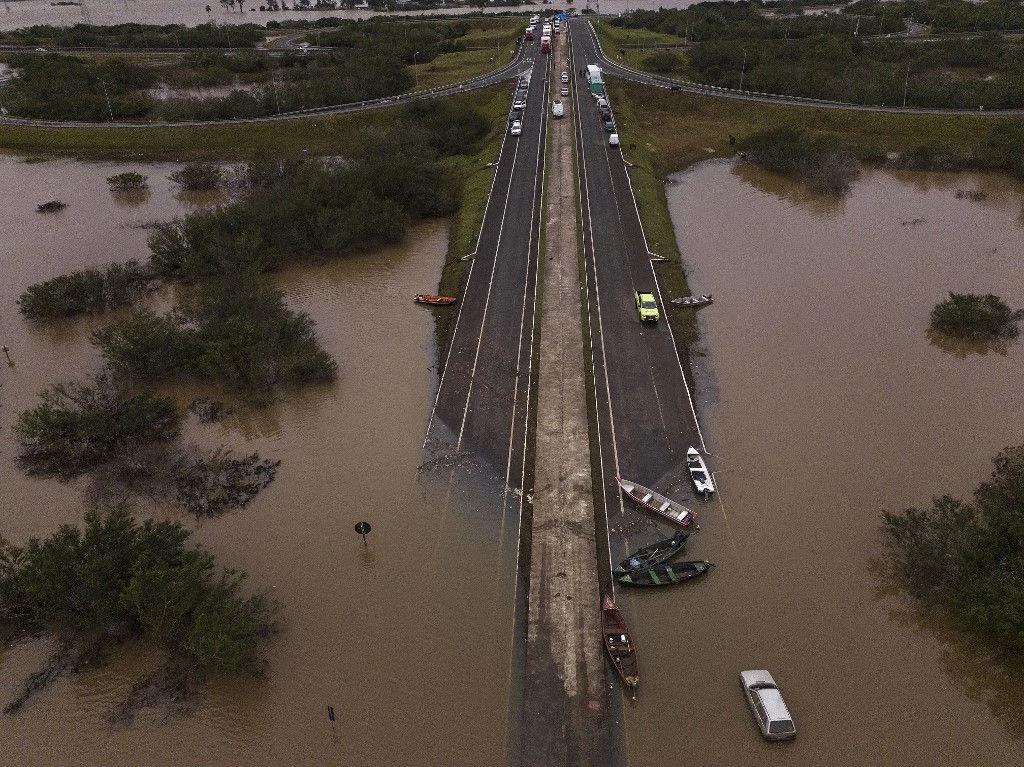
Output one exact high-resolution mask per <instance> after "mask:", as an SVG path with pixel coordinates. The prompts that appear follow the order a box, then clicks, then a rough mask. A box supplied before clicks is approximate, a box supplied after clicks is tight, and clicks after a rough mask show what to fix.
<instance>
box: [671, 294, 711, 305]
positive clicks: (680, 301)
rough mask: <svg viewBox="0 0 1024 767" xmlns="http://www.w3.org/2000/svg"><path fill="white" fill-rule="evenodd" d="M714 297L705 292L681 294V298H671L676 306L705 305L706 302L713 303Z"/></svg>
mask: <svg viewBox="0 0 1024 767" xmlns="http://www.w3.org/2000/svg"><path fill="white" fill-rule="evenodd" d="M714 301H715V297H714V296H712V295H711V294H710V293H705V294H704V295H702V296H683V297H682V298H673V299H672V303H673V304H675V305H676V306H690V307H696V306H707V305H708V304H711V303H714Z"/></svg>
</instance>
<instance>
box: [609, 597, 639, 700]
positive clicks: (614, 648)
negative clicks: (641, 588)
mask: <svg viewBox="0 0 1024 767" xmlns="http://www.w3.org/2000/svg"><path fill="white" fill-rule="evenodd" d="M601 633H602V634H603V635H604V650H605V652H606V653H608V659H609V660H610V661H611V662H612V666H614V667H615V671H616V673H617V674H618V675H619V678H620V679H622V683H623V684H624V685H626V687H627V688H628V689H629V691H630V692H631V693H632V692H635V691H636V687H637V685H638V684H639V683H640V671H639V667H638V666H637V661H636V646H635V645H634V644H633V639H632V638H631V637H630V635H629V629H628V628H627V627H626V621H625V620H624V619H623V617H622V613H620V612H619V610H618V608H617V607H615V601H614V600H613V599H612V596H611V594H605V597H604V601H602V603H601Z"/></svg>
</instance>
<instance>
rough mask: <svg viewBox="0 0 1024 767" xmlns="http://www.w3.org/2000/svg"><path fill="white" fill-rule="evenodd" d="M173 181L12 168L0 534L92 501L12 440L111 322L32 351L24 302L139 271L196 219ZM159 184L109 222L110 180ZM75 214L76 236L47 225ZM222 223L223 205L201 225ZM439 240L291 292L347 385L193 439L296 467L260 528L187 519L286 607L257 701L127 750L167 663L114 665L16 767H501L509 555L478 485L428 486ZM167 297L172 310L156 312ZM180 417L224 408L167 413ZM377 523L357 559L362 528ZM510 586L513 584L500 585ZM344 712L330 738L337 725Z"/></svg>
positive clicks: (6, 671)
mask: <svg viewBox="0 0 1024 767" xmlns="http://www.w3.org/2000/svg"><path fill="white" fill-rule="evenodd" d="M174 167H175V166H171V165H157V166H154V165H139V164H131V165H123V164H114V163H93V164H87V163H78V162H73V161H67V160H51V161H47V162H41V163H37V164H30V163H25V162H24V161H22V160H21V159H19V158H12V157H3V158H0V177H2V178H3V179H4V182H5V183H4V184H3V185H0V204H2V205H3V208H4V210H5V212H6V215H5V217H4V220H3V221H2V222H0V269H2V271H3V274H4V277H5V279H4V280H3V281H2V284H0V337H2V342H3V343H5V344H7V345H8V346H9V347H10V348H11V352H12V355H13V358H14V360H15V363H16V367H15V368H8V367H6V366H5V365H0V384H2V385H0V486H2V487H3V490H4V501H3V504H2V512H0V533H2V534H3V535H4V536H5V537H6V538H8V539H10V540H11V541H13V542H15V543H23V542H24V541H25V540H27V538H28V537H29V536H43V535H48V534H49V533H50V532H52V531H53V530H54V529H55V528H56V527H57V525H59V524H61V523H64V522H71V523H78V522H80V520H81V517H82V513H83V511H84V504H83V499H82V494H81V488H80V487H79V486H78V485H74V484H72V485H61V484H58V483H56V482H54V481H50V480H35V479H28V478H26V477H25V476H24V475H23V474H22V473H21V472H20V471H19V470H18V468H17V466H16V465H15V460H14V458H15V450H16V445H15V442H14V438H13V434H12V425H13V423H14V422H15V420H16V418H17V414H18V413H19V412H20V411H21V410H22V409H24V408H25V407H27V406H30V405H32V404H34V403H35V401H36V394H37V393H38V392H39V391H40V390H42V389H44V388H45V387H46V386H48V385H49V384H51V383H52V382H54V381H57V380H63V379H68V378H74V377H82V376H84V375H86V374H87V373H89V372H91V371H94V370H96V369H97V368H98V366H99V363H100V361H99V359H98V357H97V355H96V353H95V351H94V350H93V349H92V347H91V346H90V345H89V343H88V335H89V332H90V330H91V329H93V328H95V327H99V326H100V325H101V324H102V321H103V320H102V318H92V319H88V320H83V321H76V322H69V323H62V324H59V325H54V326H42V327H35V326H33V325H31V324H29V323H27V322H25V321H23V319H22V318H21V317H20V315H19V314H18V311H17V306H16V305H15V304H14V301H15V300H16V299H17V296H18V295H19V294H20V293H21V292H22V291H23V290H24V289H25V288H26V287H27V286H28V285H30V284H32V283H34V282H37V281H39V280H42V279H46V278H49V277H52V276H55V275H57V274H60V273H63V272H65V271H68V270H70V269H74V268H79V267H83V266H91V265H99V264H103V263H106V262H108V261H110V260H119V261H120V260H126V259H128V258H144V257H145V256H146V245H145V240H146V235H147V230H146V229H144V228H138V225H139V224H143V223H145V222H148V221H152V220H166V219H169V218H172V217H174V216H180V215H183V214H184V213H186V212H187V211H188V210H190V209H191V208H192V207H193V203H191V202H188V201H184V200H181V199H179V198H178V197H177V196H176V187H175V186H174V185H173V184H172V183H171V182H169V181H168V180H167V175H168V174H169V173H170V172H171V171H172V170H174ZM124 170H138V171H140V172H142V173H145V174H147V175H148V176H149V179H150V188H151V189H150V192H149V194H148V195H145V196H144V198H143V199H135V200H130V201H126V200H123V199H122V200H117V199H115V198H113V197H112V196H111V194H110V192H109V191H108V190H107V186H106V183H105V181H104V179H105V177H106V176H109V175H112V174H113V173H116V172H120V171H124ZM57 196H59V197H60V199H62V200H63V201H64V202H65V203H67V205H68V207H67V208H66V209H65V210H64V211H63V212H61V213H57V214H53V215H43V214H39V213H36V211H35V206H36V205H37V204H38V203H39V202H44V201H46V200H49V199H52V198H53V197H57ZM204 202H209V201H204ZM446 250H447V227H446V224H445V223H444V222H428V223H425V224H420V225H418V226H417V227H416V228H415V229H413V230H412V231H411V232H410V236H409V238H408V242H407V243H406V244H405V245H402V246H399V247H395V248H391V249H386V250H378V251H373V252H368V253H364V254H361V255H357V256H351V257H347V258H343V259H338V260H334V261H328V262H326V263H322V264H319V265H313V266H305V267H302V268H296V269H292V270H289V271H286V272H283V273H280V274H278V275H276V277H275V281H276V283H277V284H278V285H279V287H280V288H281V289H282V290H283V291H284V293H285V296H286V299H287V301H288V302H289V304H290V305H291V306H293V307H295V308H297V309H301V310H304V311H307V312H309V314H310V315H311V316H312V317H313V319H314V320H315V322H316V324H317V328H318V332H319V334H320V336H321V338H322V340H323V343H324V346H325V348H326V349H327V350H328V351H329V352H330V353H331V354H332V355H333V356H334V357H335V358H336V359H337V361H338V365H339V379H338V381H337V382H336V383H335V384H332V385H329V386H323V387H304V388H301V389H296V390H290V391H285V392H284V393H283V394H282V397H281V398H280V400H279V401H278V402H276V403H275V404H273V405H271V406H269V407H261V408H254V407H251V406H249V405H248V404H247V403H246V402H244V401H238V400H237V399H233V398H227V404H228V405H229V406H230V407H231V408H232V409H233V410H234V413H233V414H232V415H230V416H228V418H227V419H225V420H224V421H223V422H222V423H220V424H214V425H208V426H204V425H199V424H197V423H190V425H189V428H188V433H187V437H188V438H190V439H193V440H195V441H197V442H200V443H202V444H207V445H220V444H225V445H227V446H229V447H232V448H235V449H238V450H244V451H259V452H260V453H261V454H262V455H264V456H265V457H267V458H272V459H280V460H281V466H280V469H279V472H278V475H277V479H276V481H275V482H274V483H273V484H272V485H271V486H270V487H269V488H267V489H266V490H265V491H264V492H263V493H262V494H261V495H260V496H259V497H257V499H256V500H255V501H254V502H253V503H252V504H251V505H250V506H249V507H247V508H245V509H243V510H241V511H238V512H234V513H229V514H227V515H225V516H224V517H221V518H218V519H206V520H203V521H202V522H200V523H198V524H197V523H195V522H194V521H193V520H191V519H189V518H187V517H185V516H184V515H183V514H182V513H181V512H179V511H176V510H174V509H164V508H155V509H143V510H142V512H141V513H143V514H152V515H154V516H157V517H161V518H172V519H180V520H182V521H183V522H185V523H186V524H187V525H188V526H189V527H190V528H194V529H195V530H196V533H195V535H196V539H197V541H198V542H200V543H202V544H203V545H204V546H206V547H207V548H208V549H209V550H210V551H211V552H213V553H214V554H215V555H216V557H217V559H218V562H219V563H222V564H224V565H226V566H232V567H237V568H241V569H245V570H246V571H247V572H248V576H249V577H248V580H247V584H248V588H251V589H254V590H260V591H265V592H267V593H269V594H270V595H271V597H272V598H273V599H274V600H276V602H277V603H278V605H279V610H278V616H277V617H278V621H279V624H280V629H281V630H280V633H279V634H278V635H277V636H275V637H273V638H272V639H270V640H269V642H268V647H267V657H268V661H269V668H268V673H267V676H266V678H264V679H262V680H244V679H243V680H233V681H230V682H223V681H217V680H215V681H213V682H212V683H211V684H209V685H208V686H207V687H205V688H204V689H203V690H202V691H201V693H200V695H199V697H198V698H197V699H196V700H195V701H193V702H192V704H191V707H190V710H188V711H186V712H185V713H184V714H181V715H179V714H172V715H171V716H169V717H168V716H166V712H165V711H164V710H162V709H159V708H158V709H150V710H146V711H143V712H142V713H141V714H140V715H139V717H138V718H137V719H136V721H135V723H134V724H132V725H130V726H114V725H111V724H109V723H108V721H107V715H108V713H109V711H110V709H111V707H113V706H115V705H116V704H117V703H119V702H120V701H122V700H123V699H124V698H125V697H126V696H127V693H128V691H129V690H130V688H131V686H132V685H133V684H134V682H135V681H136V680H137V679H139V678H140V677H141V676H143V675H144V674H145V673H147V672H149V671H150V670H152V669H153V668H154V667H155V664H156V663H157V662H158V659H157V658H155V657H153V656H152V655H151V654H149V653H147V652H146V651H144V650H142V649H139V648H128V650H127V651H126V652H125V653H124V654H119V655H118V656H117V657H116V659H115V660H114V662H112V663H110V664H109V665H106V666H105V667H103V668H101V669H99V670H96V671H90V672H86V673H80V674H75V675H69V676H65V677H62V678H61V679H60V680H59V681H57V682H56V683H55V684H54V685H53V686H52V687H51V688H49V689H46V690H44V691H42V692H40V693H38V694H37V695H36V696H35V697H34V698H33V699H32V700H31V701H30V703H29V704H28V705H26V706H25V708H24V709H22V711H21V712H20V713H19V714H18V715H17V716H16V717H13V718H12V717H7V716H0V737H2V738H3V740H4V743H5V757H4V759H3V760H0V761H4V762H5V763H6V762H7V761H8V760H9V761H10V763H12V764H14V763H16V764H21V765H26V766H28V765H40V766H42V765H54V764H69V765H70V764H74V765H76V766H78V765H83V766H87V765H97V766H99V765H109V764H128V763H131V764H133V765H167V764H186V763H195V760H196V758H197V755H202V756H201V763H202V764H204V765H224V766H225V767H228V766H233V765H237V764H243V763H244V764H251V765H267V766H268V767H270V766H271V765H280V764H286V763H295V764H322V765H331V764H336V765H346V767H347V766H348V765H381V764H388V765H410V766H411V765H424V764H438V765H441V764H443V765H467V766H468V765H477V764H482V763H483V764H501V763H503V762H504V760H505V747H506V746H505V739H506V727H505V722H506V717H507V710H508V690H509V685H510V680H509V674H510V647H511V620H512V615H511V613H512V597H511V594H510V593H509V589H510V588H511V579H512V574H513V570H514V565H513V564H512V563H514V553H515V543H516V541H515V535H514V534H511V533H510V532H509V531H507V530H504V529H503V528H502V521H503V520H502V518H501V515H500V514H499V513H496V512H495V511H494V508H495V507H494V505H493V504H494V501H495V498H497V497H498V496H497V495H495V485H494V483H493V478H492V477H490V476H489V475H487V473H486V472H484V471H477V472H475V473H474V472H472V471H469V472H466V473H465V474H466V476H469V477H470V479H471V480H474V479H475V482H473V481H470V482H469V483H466V484H465V485H464V486H462V487H461V488H460V489H459V492H458V493H453V492H450V489H449V488H447V487H445V486H444V485H443V483H440V482H438V481H437V479H436V476H435V475H436V472H431V471H429V470H426V471H419V470H418V469H419V467H420V466H421V464H423V463H424V461H425V460H427V459H429V457H430V456H425V455H424V454H423V451H422V442H423V434H424V428H425V425H426V420H427V416H428V414H429V411H430V406H431V404H432V402H433V398H434V392H435V387H436V383H437V374H436V369H435V368H436V365H437V359H436V357H437V354H436V349H435V340H434V328H433V322H432V318H431V314H430V310H428V309H425V308H424V307H420V306H416V305H414V304H413V303H412V301H411V296H412V295H413V294H414V293H416V292H421V291H423V290H429V289H430V288H432V287H433V286H435V285H436V284H437V278H438V274H439V272H440V269H441V265H442V263H443V261H444V258H445V253H446ZM170 298H171V296H170V295H160V296H158V297H157V298H156V300H157V301H158V302H160V303H162V304H167V303H169V301H170ZM171 393H173V394H175V395H176V396H178V397H179V398H180V399H181V400H182V402H183V403H184V402H187V401H188V399H190V398H191V397H193V396H199V395H204V396H217V393H216V392H212V393H211V391H210V390H209V389H207V388H202V387H184V386H183V387H178V388H175V389H172V390H171ZM360 520H366V521H368V522H370V523H371V525H372V526H373V530H372V532H371V533H370V536H369V546H368V547H366V548H364V547H363V546H362V543H361V541H360V538H359V536H358V535H356V534H355V532H354V531H353V525H354V524H355V523H356V522H357V521H360ZM505 570H508V571H509V572H508V578H505V579H503V578H501V577H496V575H495V572H496V571H498V572H503V571H505ZM50 649H52V648H49V647H48V646H47V645H46V644H45V643H44V642H39V641H23V642H21V643H19V644H17V645H15V646H14V647H12V648H11V649H9V650H5V651H0V698H3V699H4V702H6V700H8V699H10V698H11V697H12V696H13V695H14V694H15V693H16V692H17V691H18V689H19V688H20V685H21V683H22V681H23V680H24V678H25V676H26V675H27V674H28V673H30V672H32V671H34V670H36V669H37V668H39V667H40V666H41V665H43V664H44V663H45V659H46V656H47V653H48V652H49V650H50ZM329 705H330V706H333V708H334V710H335V714H336V721H335V722H334V724H333V725H332V724H331V722H330V721H329V720H328V715H327V706H329Z"/></svg>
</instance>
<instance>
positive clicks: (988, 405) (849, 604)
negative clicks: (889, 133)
mask: <svg viewBox="0 0 1024 767" xmlns="http://www.w3.org/2000/svg"><path fill="white" fill-rule="evenodd" d="M958 189H963V190H973V191H981V192H984V198H985V199H983V200H977V201H972V200H971V199H967V198H963V196H961V198H958V197H957V194H956V192H957V190H958ZM668 199H669V205H670V208H671V211H672V217H673V221H674V224H675V228H676V233H677V238H678V241H679V244H680V247H681V250H682V252H683V256H684V259H685V261H686V265H687V270H688V273H689V276H690V283H691V285H692V287H693V289H694V292H713V293H714V294H715V298H716V302H715V304H714V305H713V306H711V307H709V308H707V309H705V310H702V311H701V312H700V323H699V324H700V332H701V343H702V345H703V346H704V347H705V348H704V351H705V353H706V356H701V357H697V358H696V360H695V370H696V378H697V386H698V397H699V400H700V406H701V412H702V419H703V422H704V425H705V427H706V430H707V433H708V434H709V436H710V439H709V449H710V450H711V452H712V453H713V457H712V458H711V459H710V462H711V466H712V468H713V469H714V470H715V473H716V476H717V479H718V483H719V489H720V497H719V499H718V500H716V501H714V502H712V503H711V504H709V505H707V506H705V507H704V511H703V514H702V519H703V521H704V525H703V530H702V532H701V533H699V534H698V535H697V536H695V537H694V538H692V539H691V545H690V547H689V554H691V555H693V556H692V557H689V558H705V557H706V558H708V559H710V560H712V561H715V562H716V563H717V564H718V565H719V567H718V568H717V569H716V570H715V571H714V572H713V573H712V574H711V575H710V576H709V577H708V578H707V579H705V580H704V582H702V583H699V584H694V585H693V586H692V587H687V586H683V587H677V589H676V590H674V591H669V592H668V593H644V594H635V593H634V594H630V595H628V596H626V597H624V599H626V600H627V601H626V602H625V604H627V605H628V608H629V610H630V612H631V614H632V618H633V620H634V622H635V624H636V625H635V630H636V632H637V634H638V641H639V646H640V652H641V653H642V655H641V662H642V664H643V667H644V679H645V682H644V689H643V690H642V692H641V695H640V700H639V701H638V703H637V704H635V705H633V706H630V707H628V709H627V729H626V732H627V739H628V749H629V753H630V761H631V763H633V764H652V765H655V764H656V765H663V764H670V763H672V764H675V763H680V764H687V763H699V764H709V765H747V764H760V765H774V764H787V765H915V766H916V765H922V766H925V765H996V764H1000V765H1009V764H1022V763H1024V694H1022V692H1021V690H1022V687H1021V681H1022V679H1021V678H1020V677H1019V675H1015V674H1010V673H1007V672H1005V671H1004V670H1003V669H1002V668H1000V667H999V666H996V665H993V664H992V663H991V662H989V660H988V659H987V658H986V657H985V655H984V654H983V653H982V652H981V651H980V650H977V649H974V648H972V647H970V646H969V645H968V644H967V643H966V642H965V641H963V640H962V639H960V638H958V637H957V636H956V635H955V634H953V633H951V632H949V631H948V630H946V629H943V628H942V627H941V626H937V625H934V623H933V622H931V621H928V620H925V619H924V618H923V617H922V616H920V615H919V614H918V612H917V611H916V610H915V608H914V605H913V604H912V603H911V602H910V601H909V600H908V599H907V598H906V597H905V596H903V595H902V594H900V593H899V592H897V591H894V589H893V588H892V585H891V583H889V582H888V581H887V579H886V577H885V575H884V574H883V572H882V570H883V568H881V567H880V564H881V563H882V562H883V552H882V550H881V547H880V538H879V512H880V511H881V510H882V509H892V510H899V509H903V508H906V507H908V506H911V505H926V504H928V503H929V500H930V498H931V497H932V496H933V495H937V494H942V493H950V494H953V495H959V496H967V495H969V494H970V492H971V491H972V490H973V488H974V486H975V485H976V484H978V482H979V481H981V480H982V479H984V478H985V477H986V476H987V475H988V473H989V471H990V459H991V457H992V456H993V455H994V454H995V453H996V452H998V451H999V450H1000V449H1001V448H1002V447H1004V446H1006V445H1009V444H1019V443H1021V442H1024V434H1022V429H1021V424H1022V421H1024V398H1022V397H1021V394H1020V380H1021V376H1022V374H1024V350H1022V346H1021V344H1020V343H1011V344H1008V345H1005V346H1004V348H1002V349H1001V350H989V351H988V353H986V354H980V353H966V350H962V349H961V350H959V353H950V351H948V350H944V349H943V348H941V347H940V346H938V345H936V344H933V343H931V341H930V339H929V337H928V335H927V333H926V330H927V326H928V314H929V311H930V309H931V307H932V306H933V305H934V304H935V303H936V302H937V301H938V300H940V299H942V298H943V297H944V296H945V294H946V292H947V291H950V290H956V291H972V292H989V291H991V292H994V293H997V294H999V295H1002V296H1003V297H1005V298H1006V299H1007V300H1008V301H1009V302H1010V303H1011V304H1015V305H1018V306H1019V305H1020V304H1021V303H1024V270H1022V269H1021V263H1020V260H1021V256H1022V252H1021V242H1022V232H1021V227H1022V206H1024V189H1022V188H1021V186H1020V185H1019V184H1017V183H1015V182H1012V181H1010V180H1008V179H1005V178H1003V177H999V176H991V175H975V174H960V175H952V174H931V173H929V174H919V173H915V174H896V175H894V174H891V173H888V172H881V171H868V172H865V173H864V175H862V176H861V178H860V179H859V180H858V181H857V182H856V183H855V184H854V186H853V188H852V190H851V193H850V194H849V196H848V197H846V198H845V199H843V200H834V199H832V200H830V199H822V198H820V197H815V196H813V195H809V194H807V193H806V192H805V191H803V190H802V189H801V188H800V187H799V186H797V185H795V184H792V183H790V182H788V181H785V180H782V179H779V178H777V177H774V176H772V175H769V174H767V173H764V172H761V171H759V170H757V169H754V168H751V167H749V166H736V165H734V164H733V163H732V162H729V161H711V162H707V163H704V164H701V165H698V166H696V167H695V168H693V169H691V170H689V171H688V172H685V173H683V174H680V175H678V176H676V177H675V178H674V179H672V180H671V182H670V185H669V187H668ZM954 351H956V350H954ZM749 668H767V669H768V670H770V671H771V672H772V674H773V675H774V676H775V678H776V680H777V681H778V682H779V684H780V685H781V687H782V689H783V692H784V694H785V697H786V700H787V702H788V703H789V706H790V708H791V710H792V712H793V715H794V717H795V720H796V724H797V730H798V734H797V738H796V740H795V741H794V742H792V743H788V744H768V743H766V742H764V741H763V740H762V739H761V737H760V735H759V733H758V731H757V730H756V728H755V726H754V724H753V719H752V717H751V715H750V712H749V710H748V709H747V708H746V704H745V702H744V699H743V698H742V696H741V692H740V689H739V684H738V679H737V675H738V672H739V671H740V670H742V669H749Z"/></svg>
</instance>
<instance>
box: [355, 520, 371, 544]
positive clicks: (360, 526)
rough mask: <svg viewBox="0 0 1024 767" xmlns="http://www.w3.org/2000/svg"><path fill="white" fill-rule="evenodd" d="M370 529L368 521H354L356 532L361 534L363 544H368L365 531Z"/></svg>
mask: <svg viewBox="0 0 1024 767" xmlns="http://www.w3.org/2000/svg"><path fill="white" fill-rule="evenodd" d="M371 529H372V528H371V527H370V523H369V522H356V532H357V533H359V534H360V535H361V536H363V545H364V546H368V545H369V544H368V543H367V542H366V535H367V533H369V532H370V530H371Z"/></svg>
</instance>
